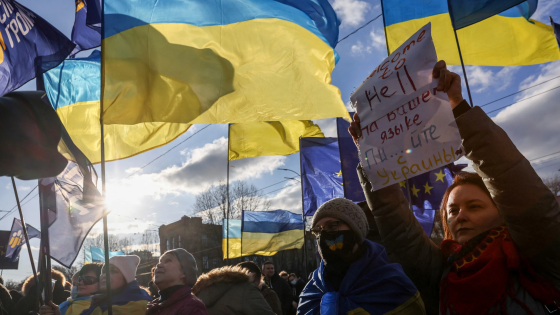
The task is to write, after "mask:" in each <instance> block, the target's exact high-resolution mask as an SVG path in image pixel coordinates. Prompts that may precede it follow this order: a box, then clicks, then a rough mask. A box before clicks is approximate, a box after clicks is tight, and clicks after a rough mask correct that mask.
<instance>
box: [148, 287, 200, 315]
mask: <svg viewBox="0 0 560 315" xmlns="http://www.w3.org/2000/svg"><path fill="white" fill-rule="evenodd" d="M156 314H157V315H208V312H207V311H206V307H205V306H204V303H202V301H201V300H200V299H199V298H197V297H196V296H194V295H193V294H192V293H191V287H189V286H185V287H183V288H181V289H179V290H178V291H177V292H175V293H173V294H172V295H171V296H170V297H169V298H168V299H167V300H165V301H163V302H160V298H157V299H155V300H154V301H152V302H150V303H148V310H147V311H146V315H156Z"/></svg>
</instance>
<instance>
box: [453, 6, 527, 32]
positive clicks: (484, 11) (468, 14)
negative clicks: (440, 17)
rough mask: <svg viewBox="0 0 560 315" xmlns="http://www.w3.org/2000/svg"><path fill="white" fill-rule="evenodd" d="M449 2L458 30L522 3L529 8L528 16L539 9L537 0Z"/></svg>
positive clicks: (454, 23)
mask: <svg viewBox="0 0 560 315" xmlns="http://www.w3.org/2000/svg"><path fill="white" fill-rule="evenodd" d="M447 2H448V7H449V12H450V13H451V19H452V23H453V25H454V26H455V29H456V30H458V29H461V28H463V27H467V26H469V25H471V24H475V23H478V22H480V21H482V20H485V19H487V18H489V17H491V16H493V15H496V14H498V13H501V12H503V11H506V10H508V9H510V8H512V7H514V6H516V5H519V4H521V3H526V5H527V7H528V8H529V10H528V12H527V14H528V16H527V18H529V16H531V15H533V13H535V10H536V9H537V0H529V1H526V0H500V1H496V0H475V1H462V0H448V1H447Z"/></svg>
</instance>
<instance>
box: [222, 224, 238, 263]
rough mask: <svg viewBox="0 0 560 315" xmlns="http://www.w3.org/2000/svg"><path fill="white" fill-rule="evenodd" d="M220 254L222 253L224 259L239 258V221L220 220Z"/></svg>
mask: <svg viewBox="0 0 560 315" xmlns="http://www.w3.org/2000/svg"><path fill="white" fill-rule="evenodd" d="M228 221H229V226H228ZM228 228H229V234H228ZM228 243H229V247H228ZM228 251H229V256H228V254H227V253H228ZM222 253H224V259H227V258H237V257H241V220H234V219H229V220H228V219H223V220H222Z"/></svg>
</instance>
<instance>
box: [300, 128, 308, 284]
mask: <svg viewBox="0 0 560 315" xmlns="http://www.w3.org/2000/svg"><path fill="white" fill-rule="evenodd" d="M301 164H302V160H301V136H300V137H299V184H300V186H301V221H302V222H303V273H304V276H305V279H306V280H308V279H309V275H308V274H307V241H306V239H305V228H306V227H307V225H306V224H305V207H304V202H303V167H302V165H301Z"/></svg>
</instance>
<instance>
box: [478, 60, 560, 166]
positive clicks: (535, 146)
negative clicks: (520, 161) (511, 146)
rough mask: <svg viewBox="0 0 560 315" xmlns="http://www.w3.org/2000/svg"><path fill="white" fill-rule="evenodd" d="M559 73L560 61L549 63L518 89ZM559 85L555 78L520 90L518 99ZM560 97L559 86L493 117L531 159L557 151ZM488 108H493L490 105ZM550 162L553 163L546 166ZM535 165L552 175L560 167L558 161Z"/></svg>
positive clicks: (558, 145) (558, 144)
mask: <svg viewBox="0 0 560 315" xmlns="http://www.w3.org/2000/svg"><path fill="white" fill-rule="evenodd" d="M559 75H560V62H553V63H548V64H546V65H544V66H542V67H541V73H540V74H539V75H538V76H531V77H529V78H527V79H525V80H524V81H523V82H522V83H521V84H520V86H519V89H524V88H527V87H529V86H531V85H535V84H538V83H540V82H543V81H546V80H549V79H551V78H554V77H556V76H559ZM557 85H558V81H556V80H553V81H550V82H547V83H544V84H542V85H540V86H538V87H536V88H533V89H530V90H527V91H524V92H522V93H520V94H519V95H518V96H517V97H516V99H515V100H520V99H522V98H527V97H530V96H534V95H536V94H538V93H542V92H544V91H547V90H549V89H551V88H553V87H556V86H557ZM558 98H560V90H554V91H552V92H548V93H544V94H542V95H538V96H535V97H533V98H531V99H529V100H527V101H522V102H519V103H517V104H514V105H512V106H509V107H507V108H506V109H504V110H502V111H501V112H500V113H499V114H498V115H497V116H496V117H494V121H495V122H496V123H497V124H498V125H500V126H501V127H502V128H503V129H504V130H505V131H506V132H507V133H508V135H509V136H510V138H511V139H512V141H513V142H514V143H515V145H516V146H517V148H518V149H519V150H520V151H521V152H522V153H523V154H524V155H525V157H526V158H527V159H529V160H531V159H534V158H537V157H540V156H544V155H547V154H550V153H553V152H556V151H558V148H559V147H560V137H558V134H559V133H560V124H559V121H558V120H559V117H560V106H556V104H557V100H558ZM496 107H499V106H498V105H497V106H496ZM485 109H486V108H485ZM486 110H487V111H488V110H491V108H488V109H486ZM543 164H544V165H543ZM549 165H550V167H547V166H549ZM553 165H556V167H553ZM533 166H534V168H535V170H536V171H537V172H538V173H539V174H540V175H541V176H548V175H552V174H553V173H556V171H557V169H558V168H560V166H559V165H558V164H555V163H542V162H540V161H534V163H533Z"/></svg>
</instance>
